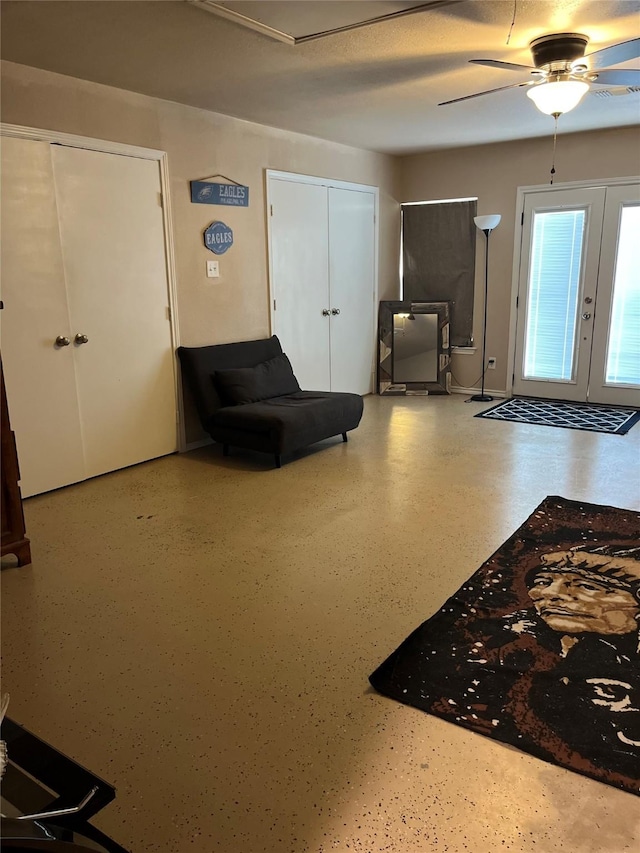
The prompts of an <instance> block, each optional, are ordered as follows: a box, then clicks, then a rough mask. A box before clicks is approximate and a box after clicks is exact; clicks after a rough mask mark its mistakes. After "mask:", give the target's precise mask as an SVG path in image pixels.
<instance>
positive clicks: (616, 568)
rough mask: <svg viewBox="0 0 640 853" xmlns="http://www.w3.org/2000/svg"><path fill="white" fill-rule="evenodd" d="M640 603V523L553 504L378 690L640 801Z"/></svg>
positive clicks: (628, 514) (454, 600)
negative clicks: (624, 792) (621, 790)
mask: <svg viewBox="0 0 640 853" xmlns="http://www.w3.org/2000/svg"><path fill="white" fill-rule="evenodd" d="M639 596H640V513H638V512H634V511H632V510H625V509H616V508H613V507H606V506H598V505H596V504H588V503H578V502H576V501H570V500H566V499H565V498H561V497H548V498H546V499H545V500H544V501H543V502H542V503H541V504H540V506H539V507H538V508H537V509H536V510H535V512H534V513H533V514H532V515H531V516H530V517H529V518H528V519H527V521H526V522H525V523H524V524H523V525H522V526H521V527H520V528H519V529H518V530H517V531H516V532H515V533H514V534H513V535H512V536H511V537H510V538H509V539H508V540H507V541H506V542H505V543H504V544H503V545H502V546H501V547H500V548H499V549H498V550H497V551H496V552H495V554H493V556H492V557H490V558H489V559H488V560H487V561H486V562H485V563H484V564H483V565H482V566H481V567H480V568H479V569H478V571H477V572H476V573H475V574H474V575H472V576H471V578H470V579H469V580H468V581H467V582H466V583H465V584H464V585H463V586H462V587H461V588H460V589H459V590H458V591H457V592H456V593H455V595H453V596H452V597H451V598H450V599H449V600H448V601H447V602H446V603H445V604H444V606H443V607H442V608H441V609H440V610H439V611H438V612H437V613H436V614H435V615H434V616H432V617H431V618H430V619H428V620H427V621H426V622H424V623H423V624H422V625H421V626H420V627H419V628H417V629H416V630H415V631H414V632H413V633H412V634H411V635H410V636H409V637H408V638H407V639H406V640H405V641H404V642H403V643H402V644H401V645H400V647H399V648H398V649H397V650H396V651H395V652H394V653H393V654H392V655H391V656H390V657H389V658H387V660H386V661H385V662H384V663H383V664H382V665H381V666H380V667H378V669H376V671H375V672H374V673H373V674H372V675H371V677H370V681H371V684H372V685H373V687H375V688H376V690H378V691H380V692H381V693H383V694H385V695H386V696H389V697H391V698H392V699H396V700H398V701H399V702H402V703H404V704H406V705H412V706H414V707H416V708H420V709H422V710H423V711H427V712H428V713H429V714H434V715H435V716H438V717H442V718H443V719H445V720H448V721H450V722H452V723H455V724H457V725H459V726H464V727H465V728H468V729H471V730H472V731H474V732H477V733H478V734H482V735H486V736H487V737H491V738H495V739H496V740H500V741H503V742H505V743H508V744H511V745H513V746H515V747H518V748H519V749H521V750H524V751H525V752H529V753H531V754H532V755H535V756H537V757H538V758H541V759H543V760H545V761H548V762H551V763H552V764H557V765H560V766H561V767H566V768H567V769H569V770H574V771H575V772H577V773H581V774H583V775H585V776H589V777H591V778H592V779H597V780H599V781H600V782H606V783H607V784H609V785H613V786H615V787H617V788H622V789H623V790H625V791H628V792H630V793H633V794H640V666H639V664H640V655H639V650H638V639H639V636H638V629H639V622H638V620H639V618H640V599H639Z"/></svg>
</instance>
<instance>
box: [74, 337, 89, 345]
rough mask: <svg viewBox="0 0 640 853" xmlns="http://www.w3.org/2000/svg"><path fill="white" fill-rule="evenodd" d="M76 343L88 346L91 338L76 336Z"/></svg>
mask: <svg viewBox="0 0 640 853" xmlns="http://www.w3.org/2000/svg"><path fill="white" fill-rule="evenodd" d="M74 342H75V343H76V344H88V343H89V338H88V337H87V336H86V335H76V336H75V339H74Z"/></svg>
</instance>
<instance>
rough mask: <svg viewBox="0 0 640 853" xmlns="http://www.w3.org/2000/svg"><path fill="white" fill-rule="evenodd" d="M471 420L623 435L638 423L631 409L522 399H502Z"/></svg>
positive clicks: (639, 418) (635, 414) (636, 414)
mask: <svg viewBox="0 0 640 853" xmlns="http://www.w3.org/2000/svg"><path fill="white" fill-rule="evenodd" d="M474 417H476V418H491V419H493V420H496V421H516V422H517V423H521V424H539V425H541V426H554V427H566V428H567V429H586V430H590V431H591V432H609V433H615V434H616V435H624V434H625V433H627V432H629V430H630V429H631V427H632V426H633V425H634V424H635V423H637V422H638V421H639V420H640V412H637V411H636V410H635V409H613V408H609V407H608V406H595V405H590V404H586V403H561V402H557V401H555V400H533V399H526V400H525V399H517V398H516V397H514V398H512V399H510V400H503V401H502V402H501V403H498V405H497V406H492V407H491V408H490V409H486V411H484V412H479V413H478V414H477V415H474Z"/></svg>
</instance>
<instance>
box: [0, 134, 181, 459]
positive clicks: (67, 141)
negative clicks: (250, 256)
mask: <svg viewBox="0 0 640 853" xmlns="http://www.w3.org/2000/svg"><path fill="white" fill-rule="evenodd" d="M2 136H13V137H16V138H18V139H31V140H34V141H37V142H48V143H50V144H56V143H58V144H60V145H65V146H67V147H69V148H86V149H88V150H89V151H102V152H103V153H105V154H121V155H124V156H126V157H138V158H140V159H142V160H155V161H156V162H157V163H158V165H159V167H160V191H161V194H162V199H161V206H162V227H163V233H164V250H165V265H166V275H167V289H168V298H169V314H170V316H169V327H170V332H171V344H172V346H173V362H172V363H173V385H174V394H175V401H176V449H177V450H178V451H180V452H182V451H184V450H186V449H187V440H186V433H185V423H184V402H183V398H182V388H181V385H180V382H179V381H178V377H179V371H178V363H177V355H176V351H177V349H178V347H179V346H180V329H179V322H178V297H177V285H176V264H175V246H174V240H173V216H172V210H171V194H170V180H169V163H168V157H167V152H166V151H159V150H157V149H155V148H142V147H140V146H138V145H128V144H126V143H123V142H111V141H109V140H105V139H94V138H93V137H89V136H76V135H75V134H72V133H63V132H61V131H57V130H43V129H42V128H36V127H24V126H22V125H18V124H6V123H5V122H0V137H2Z"/></svg>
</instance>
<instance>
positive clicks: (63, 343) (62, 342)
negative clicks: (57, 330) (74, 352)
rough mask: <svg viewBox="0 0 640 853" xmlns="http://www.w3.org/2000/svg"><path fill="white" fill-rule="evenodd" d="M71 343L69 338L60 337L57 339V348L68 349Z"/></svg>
mask: <svg viewBox="0 0 640 853" xmlns="http://www.w3.org/2000/svg"><path fill="white" fill-rule="evenodd" d="M70 343H71V341H70V340H69V338H65V336H64V335H58V337H57V338H56V346H57V347H68V346H69V344H70Z"/></svg>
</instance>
